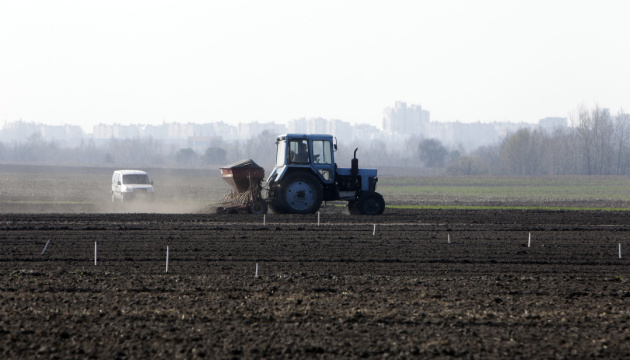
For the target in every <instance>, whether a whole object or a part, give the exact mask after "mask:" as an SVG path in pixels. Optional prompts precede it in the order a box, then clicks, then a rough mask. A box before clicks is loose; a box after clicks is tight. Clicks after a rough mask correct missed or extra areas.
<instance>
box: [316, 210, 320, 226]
mask: <svg viewBox="0 0 630 360" xmlns="http://www.w3.org/2000/svg"><path fill="white" fill-rule="evenodd" d="M319 224H320V216H319V211H318V212H317V226H319Z"/></svg>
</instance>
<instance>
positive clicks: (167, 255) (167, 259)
mask: <svg viewBox="0 0 630 360" xmlns="http://www.w3.org/2000/svg"><path fill="white" fill-rule="evenodd" d="M166 272H167V273H168V246H167V247H166Z"/></svg>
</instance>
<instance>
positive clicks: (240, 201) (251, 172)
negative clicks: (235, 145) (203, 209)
mask: <svg viewBox="0 0 630 360" xmlns="http://www.w3.org/2000/svg"><path fill="white" fill-rule="evenodd" d="M220 169H221V176H222V177H223V180H224V181H225V182H226V183H228V184H230V186H231V187H232V190H231V191H230V193H229V194H227V195H225V196H224V197H223V199H222V200H221V204H220V206H219V207H218V208H217V212H218V213H229V214H236V213H238V212H243V211H244V212H248V213H250V214H265V213H266V212H267V204H266V203H265V201H264V200H263V199H262V195H261V190H262V184H261V183H262V180H263V179H264V178H265V169H263V168H262V167H261V166H259V165H258V164H256V163H255V162H254V160H252V159H247V160H241V161H238V162H235V163H234V164H230V165H226V166H224V167H221V168H220Z"/></svg>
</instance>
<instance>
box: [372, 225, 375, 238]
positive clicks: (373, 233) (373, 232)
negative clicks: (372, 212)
mask: <svg viewBox="0 0 630 360" xmlns="http://www.w3.org/2000/svg"><path fill="white" fill-rule="evenodd" d="M374 235H376V224H374V230H372V236H374Z"/></svg>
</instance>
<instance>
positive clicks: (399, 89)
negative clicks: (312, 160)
mask: <svg viewBox="0 0 630 360" xmlns="http://www.w3.org/2000/svg"><path fill="white" fill-rule="evenodd" d="M629 8H630V5H628V4H627V3H626V2H624V1H617V0H605V1H601V2H592V1H562V0H559V1H554V2H545V1H531V2H526V3H521V2H505V1H498V0H494V1H490V0H482V1H478V2H472V3H471V2H467V1H463V0H456V1H449V2H426V3H425V2H416V1H402V0H401V1H397V0H394V1H390V2H386V3H382V2H378V1H362V2H355V1H347V2H336V1H321V2H317V3H307V2H299V1H297V2H296V1H279V0H272V1H268V2H257V1H252V0H249V1H247V0H243V1H234V2H210V3H209V2H203V1H191V2H186V3H175V2H169V1H165V2H149V1H137V2H133V3H128V2H122V1H116V0H114V1H111V2H107V3H93V2H80V1H72V0H60V1H55V2H46V1H37V0H36V1H34V2H29V3H21V2H2V3H0V50H1V51H2V54H3V56H2V57H0V79H1V81H0V123H2V124H3V123H5V122H12V121H19V120H22V121H26V122H34V123H46V124H52V125H63V124H72V125H79V126H81V127H82V128H83V129H84V131H86V132H90V131H91V129H92V128H93V127H94V125H96V124H99V123H103V124H112V123H121V124H136V123H142V124H154V125H156V124H161V123H171V122H192V123H208V122H218V121H223V122H226V123H228V124H232V125H236V124H239V123H250V122H263V123H265V122H276V123H287V122H289V121H291V120H293V119H299V118H325V119H338V120H341V121H346V122H349V123H352V124H362V123H365V124H369V125H372V126H378V127H380V126H381V121H382V109H383V108H384V107H386V106H391V104H393V103H394V102H396V101H404V102H407V103H410V104H420V105H421V106H422V107H424V108H427V109H430V111H431V118H432V121H434V122H458V121H459V122H463V123H474V122H484V123H491V122H506V121H507V122H514V123H520V122H528V123H535V122H537V121H538V120H539V119H542V118H545V117H569V115H570V114H571V113H572V112H573V111H575V109H576V108H577V107H579V106H580V105H581V104H584V105H586V106H592V105H593V104H599V105H601V106H603V107H606V108H610V109H611V111H612V112H613V113H614V112H617V111H619V110H621V109H625V110H627V109H628V108H630V96H628V91H627V89H626V84H628V83H630V72H628V71H627V70H626V64H625V59H626V58H627V57H628V55H630V49H629V47H628V46H627V45H626V39H625V34H626V32H627V31H626V26H625V23H626V19H625V17H626V15H625V14H626V13H627V10H628V9H629Z"/></svg>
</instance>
